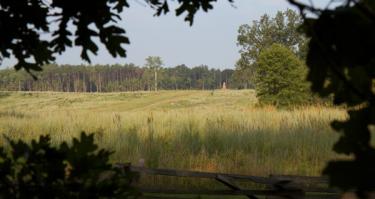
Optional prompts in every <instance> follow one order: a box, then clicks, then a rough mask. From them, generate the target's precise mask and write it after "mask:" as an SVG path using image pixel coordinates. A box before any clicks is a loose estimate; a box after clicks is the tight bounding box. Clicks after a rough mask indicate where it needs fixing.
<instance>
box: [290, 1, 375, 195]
mask: <svg viewBox="0 0 375 199" xmlns="http://www.w3.org/2000/svg"><path fill="white" fill-rule="evenodd" d="M289 2H291V3H292V4H294V5H296V6H297V7H298V8H299V9H300V11H301V13H302V14H303V15H305V16H307V15H306V13H310V15H309V16H312V17H309V18H308V17H305V19H304V23H303V30H304V32H305V33H306V35H307V36H308V37H309V38H310V42H309V51H308V54H307V65H308V67H309V69H310V70H309V74H308V80H309V81H310V82H311V83H312V89H313V91H315V92H317V93H319V94H320V95H322V96H327V95H331V94H333V95H334V103H335V104H338V105H340V104H345V105H347V106H348V110H349V111H348V114H349V117H348V119H347V120H346V121H335V122H333V123H332V127H333V128H334V129H336V130H337V131H338V132H339V133H340V134H341V136H340V139H339V140H338V142H337V143H336V144H335V145H334V148H333V149H334V150H335V151H336V152H337V153H340V154H346V155H350V156H352V157H353V158H352V159H351V160H337V161H331V162H330V163H329V164H328V166H327V168H326V169H325V170H324V174H327V175H329V176H330V179H331V184H332V185H333V186H337V187H339V188H342V189H343V190H353V189H354V190H357V193H358V195H359V196H360V197H362V198H366V197H368V196H367V194H368V193H369V192H371V191H375V181H374V179H375V148H374V146H373V145H371V131H370V127H371V126H372V125H374V124H375V118H374V115H375V100H374V99H375V94H374V79H375V71H374V64H375V56H374V53H373V49H374V46H375V14H374V13H375V4H374V1H368V0H360V1H350V0H347V1H343V3H342V4H341V5H340V6H338V7H336V8H332V9H330V8H329V7H328V8H327V9H325V10H320V9H317V8H315V7H314V6H312V5H305V4H302V3H300V2H297V1H293V0H289Z"/></svg>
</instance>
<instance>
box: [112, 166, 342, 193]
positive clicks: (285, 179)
mask: <svg viewBox="0 0 375 199" xmlns="http://www.w3.org/2000/svg"><path fill="white" fill-rule="evenodd" d="M119 166H121V167H128V168H129V169H130V170H131V171H134V172H138V173H140V175H161V176H174V177H190V178H206V179H212V180H215V181H218V182H220V183H222V184H223V185H225V186H226V187H227V189H225V190H207V189H203V190H195V189H194V190H179V189H168V188H149V187H142V186H140V187H138V189H139V190H140V191H141V192H142V193H143V194H144V196H143V198H149V199H159V198H168V199H172V198H173V199H182V198H183V199H185V198H197V196H205V195H209V196H230V195H231V196H241V195H242V196H245V197H247V198H250V199H258V198H269V199H271V198H272V199H276V198H278V199H283V198H289V199H310V198H320V199H335V198H339V193H338V191H337V190H333V189H330V188H328V179H327V178H324V177H308V176H288V175H270V176H269V177H261V176H249V175H237V174H227V173H211V172H197V171H186V170H175V169H150V168H145V167H136V166H130V165H119ZM239 181H248V182H252V183H255V184H259V185H262V187H265V188H264V189H254V190H249V189H243V188H241V187H240V186H239V185H238V182H239ZM136 186H137V185H136ZM160 194H162V195H163V196H162V197H160ZM155 195H159V196H158V197H157V196H155ZM180 196H181V197H180Z"/></svg>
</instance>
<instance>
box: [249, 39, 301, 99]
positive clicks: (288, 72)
mask: <svg viewBox="0 0 375 199" xmlns="http://www.w3.org/2000/svg"><path fill="white" fill-rule="evenodd" d="M257 65H258V67H257V69H256V81H255V83H256V87H255V88H256V89H255V90H256V92H257V97H258V99H259V101H260V102H261V103H265V104H272V105H276V106H288V105H297V104H302V103H306V101H307V99H308V92H307V90H308V84H307V82H306V81H305V77H306V68H305V66H304V64H303V63H302V62H301V61H300V60H299V59H298V58H297V56H296V55H294V54H293V52H291V50H289V49H288V48H287V47H285V46H283V45H280V44H273V45H271V46H270V47H268V48H266V49H264V50H263V51H262V52H261V53H260V55H259V58H258V60H257Z"/></svg>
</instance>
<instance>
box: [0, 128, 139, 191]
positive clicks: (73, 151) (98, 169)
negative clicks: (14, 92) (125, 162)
mask: <svg viewBox="0 0 375 199" xmlns="http://www.w3.org/2000/svg"><path fill="white" fill-rule="evenodd" d="M7 140H8V142H9V148H6V149H4V148H3V147H0V198H133V197H135V196H137V195H138V193H137V192H136V191H135V189H133V188H132V187H131V186H130V183H131V181H132V179H134V178H136V177H137V175H136V174H134V173H132V172H130V171H129V170H127V169H126V168H125V169H124V168H115V167H113V166H112V165H111V164H110V163H109V156H110V155H111V154H112V152H109V151H106V150H103V149H101V150H98V146H97V145H96V144H94V136H93V134H90V135H87V134H85V133H82V134H81V136H80V139H73V142H72V143H71V144H67V143H66V142H63V143H61V144H60V145H59V147H54V146H52V145H51V142H50V137H49V136H41V137H40V138H39V140H33V141H32V142H31V144H27V143H25V142H23V141H13V140H10V139H7ZM7 149H9V150H7Z"/></svg>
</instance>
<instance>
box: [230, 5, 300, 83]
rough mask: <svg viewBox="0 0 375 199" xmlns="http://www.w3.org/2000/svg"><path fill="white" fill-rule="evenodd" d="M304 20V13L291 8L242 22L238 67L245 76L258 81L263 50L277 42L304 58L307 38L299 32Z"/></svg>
mask: <svg viewBox="0 0 375 199" xmlns="http://www.w3.org/2000/svg"><path fill="white" fill-rule="evenodd" d="M301 24H302V19H301V17H300V16H299V15H298V14H297V13H296V12H295V11H293V10H290V9H288V10H286V11H284V12H281V11H279V12H277V14H276V16H275V17H273V18H271V17H270V16H269V15H267V14H265V15H263V16H261V17H260V19H259V20H258V21H253V22H252V24H251V25H250V24H243V25H241V26H240V27H239V29H238V36H237V45H238V46H240V47H241V49H240V53H241V57H240V59H239V60H238V61H237V64H236V70H238V71H239V74H243V77H241V78H242V79H247V80H248V81H250V82H254V78H255V71H256V68H257V59H258V57H259V54H260V53H261V52H262V50H263V49H266V48H269V47H270V46H271V45H272V44H274V43H278V44H282V45H284V46H285V47H287V48H289V49H290V50H292V51H293V52H294V53H295V54H296V55H298V56H299V58H304V57H305V54H306V53H305V51H306V41H307V40H306V38H305V37H304V35H303V34H301V33H299V32H298V27H299V26H300V25H301Z"/></svg>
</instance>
